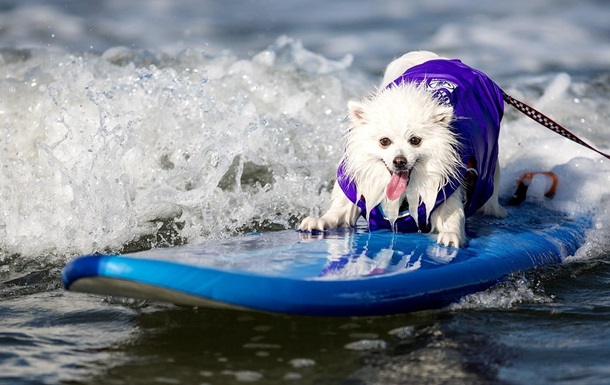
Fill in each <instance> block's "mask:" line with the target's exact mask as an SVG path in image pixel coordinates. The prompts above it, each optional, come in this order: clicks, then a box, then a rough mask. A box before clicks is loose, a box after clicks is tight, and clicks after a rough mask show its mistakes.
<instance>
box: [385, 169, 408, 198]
mask: <svg viewBox="0 0 610 385" xmlns="http://www.w3.org/2000/svg"><path fill="white" fill-rule="evenodd" d="M407 183H409V173H408V172H395V173H392V179H390V183H388V187H387V188H386V190H385V194H386V196H387V197H388V199H389V200H391V201H394V200H396V199H398V198H400V196H401V195H402V193H403V192H405V190H406V189H407Z"/></svg>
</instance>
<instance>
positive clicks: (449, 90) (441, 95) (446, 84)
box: [425, 78, 458, 106]
mask: <svg viewBox="0 0 610 385" xmlns="http://www.w3.org/2000/svg"><path fill="white" fill-rule="evenodd" d="M457 86H458V85H457V84H456V83H454V82H452V81H450V80H447V79H439V78H432V79H429V80H427V81H426V84H425V89H426V91H428V92H430V93H431V94H432V96H433V97H434V98H435V99H436V100H438V101H439V103H441V104H444V105H447V106H452V105H454V104H455V103H453V102H452V100H451V99H452V98H451V96H452V94H453V91H455V89H456V88H457Z"/></svg>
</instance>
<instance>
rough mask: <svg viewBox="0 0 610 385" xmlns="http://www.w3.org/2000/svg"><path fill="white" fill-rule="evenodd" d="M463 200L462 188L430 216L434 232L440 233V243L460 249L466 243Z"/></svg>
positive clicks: (438, 239) (438, 240)
mask: <svg viewBox="0 0 610 385" xmlns="http://www.w3.org/2000/svg"><path fill="white" fill-rule="evenodd" d="M463 199H464V189H463V188H462V187H460V188H458V189H457V190H455V192H454V193H453V194H451V196H450V197H449V198H448V199H447V200H446V201H445V202H443V204H442V205H440V206H439V207H438V208H437V209H436V210H435V211H434V212H433V213H432V215H431V216H430V222H431V224H432V230H436V231H438V238H437V242H438V243H440V244H443V245H445V246H454V247H460V246H462V245H463V244H464V242H465V241H466V230H465V225H466V216H465V214H464V206H463V204H464V202H463Z"/></svg>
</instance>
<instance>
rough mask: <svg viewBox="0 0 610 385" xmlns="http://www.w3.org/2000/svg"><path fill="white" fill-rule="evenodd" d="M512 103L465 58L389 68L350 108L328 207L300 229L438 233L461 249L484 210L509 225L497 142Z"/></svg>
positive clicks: (419, 55) (407, 61) (416, 59)
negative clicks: (361, 220) (472, 220)
mask: <svg viewBox="0 0 610 385" xmlns="http://www.w3.org/2000/svg"><path fill="white" fill-rule="evenodd" d="M503 106H504V102H503V100H502V94H501V91H500V89H499V88H498V86H497V85H496V84H495V83H493V82H492V81H491V80H490V79H489V78H488V77H487V76H485V75H484V74H483V73H481V72H479V71H477V70H475V69H473V68H470V67H468V66H466V65H464V64H463V63H461V62H460V61H458V60H448V59H444V58H440V57H439V56H437V55H436V54H433V53H431V52H425V51H418V52H410V53H407V54H405V55H403V56H402V57H400V58H398V59H396V60H394V61H393V62H392V63H390V64H389V66H388V67H387V69H386V71H385V75H384V77H383V82H382V85H381V87H380V89H379V90H378V91H377V92H376V93H375V94H374V95H372V96H371V97H370V98H369V99H366V100H363V101H361V102H349V103H348V110H349V118H350V120H351V122H352V124H353V125H352V127H351V128H350V129H349V131H348V132H347V134H346V135H345V137H344V145H345V153H344V156H343V159H342V160H341V164H340V166H339V169H338V172H337V181H336V182H335V186H334V190H333V192H332V202H331V206H330V209H329V210H328V211H327V212H326V213H325V214H324V215H323V216H322V217H321V218H314V217H307V218H305V219H304V220H303V221H302V223H301V225H300V227H299V229H300V230H301V231H314V230H326V229H329V228H334V227H347V226H354V225H355V224H356V221H357V219H358V217H359V216H360V215H362V216H364V217H365V218H366V219H367V221H368V223H369V227H370V228H371V229H376V228H390V229H393V230H395V231H404V232H411V231H423V232H428V231H437V232H438V239H437V241H438V243H441V244H443V245H446V246H455V247H460V246H462V245H464V243H465V240H466V234H465V228H464V226H465V218H466V217H467V216H470V215H472V214H474V213H475V212H476V211H478V210H479V209H480V210H481V211H483V212H484V213H485V214H489V215H495V216H499V217H503V216H505V215H506V212H505V211H504V209H503V208H502V207H501V206H500V204H499V203H498V194H497V189H495V188H494V185H496V184H497V181H498V179H499V167H496V165H497V156H498V135H499V129H500V120H501V119H502V114H503V111H504V110H503Z"/></svg>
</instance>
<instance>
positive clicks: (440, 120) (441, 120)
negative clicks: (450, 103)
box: [434, 108, 453, 126]
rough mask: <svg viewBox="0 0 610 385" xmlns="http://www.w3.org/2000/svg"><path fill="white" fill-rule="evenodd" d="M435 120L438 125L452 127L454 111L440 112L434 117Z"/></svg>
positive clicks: (450, 109) (444, 110) (445, 110)
mask: <svg viewBox="0 0 610 385" xmlns="http://www.w3.org/2000/svg"><path fill="white" fill-rule="evenodd" d="M434 120H435V121H436V123H437V124H441V125H444V126H450V125H451V123H453V109H452V108H447V109H443V110H442V111H438V112H437V113H436V115H435V116H434Z"/></svg>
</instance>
